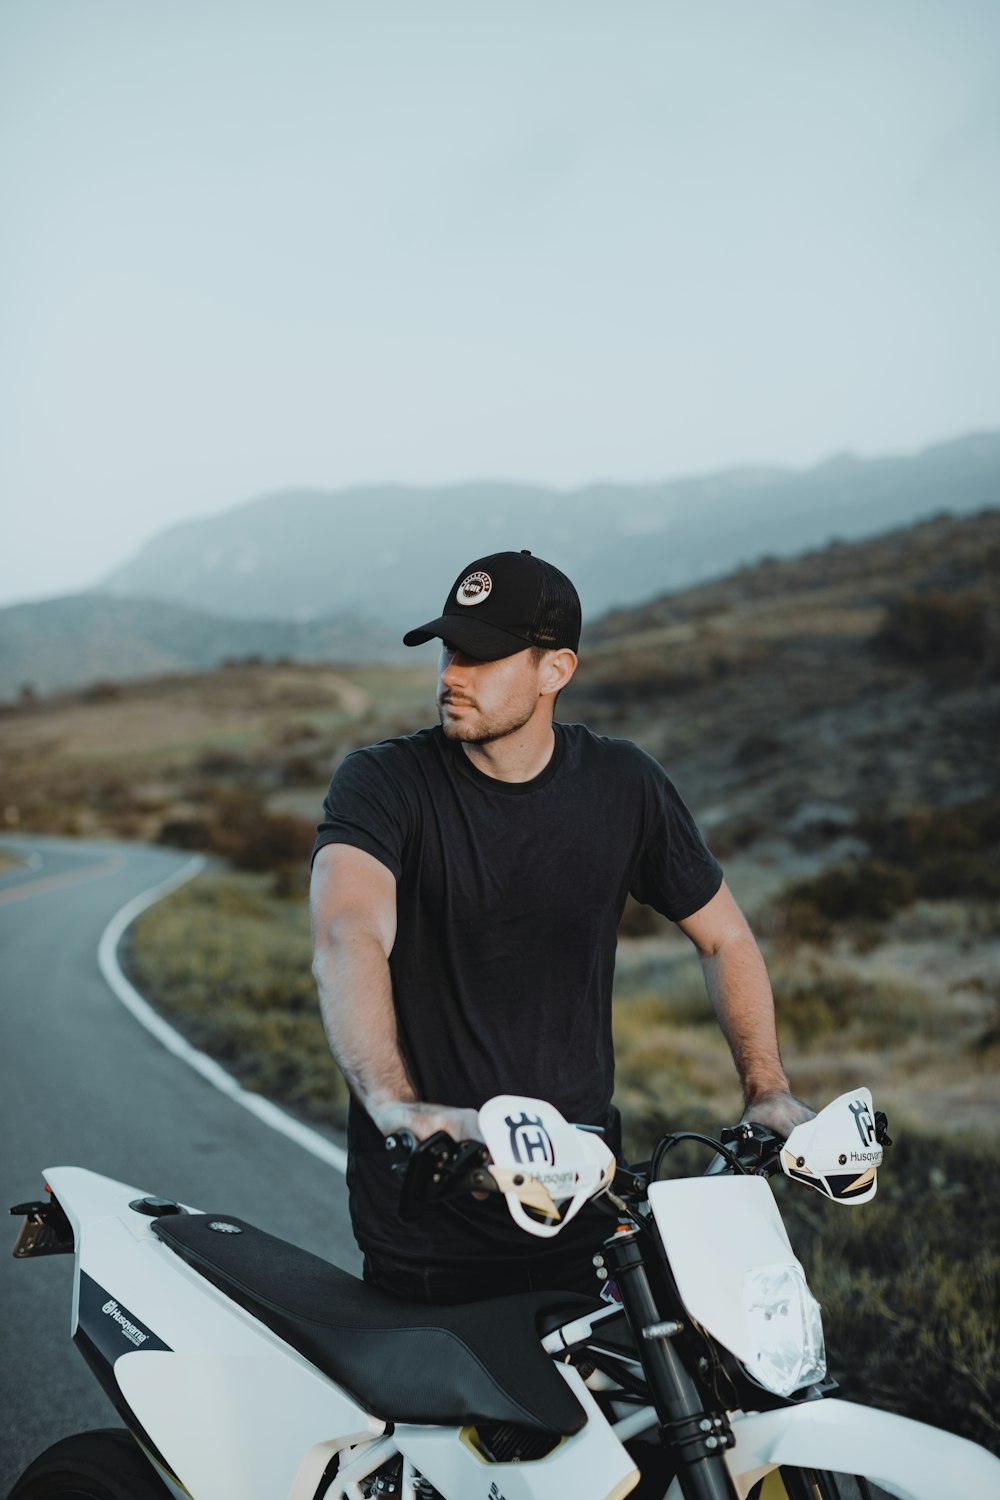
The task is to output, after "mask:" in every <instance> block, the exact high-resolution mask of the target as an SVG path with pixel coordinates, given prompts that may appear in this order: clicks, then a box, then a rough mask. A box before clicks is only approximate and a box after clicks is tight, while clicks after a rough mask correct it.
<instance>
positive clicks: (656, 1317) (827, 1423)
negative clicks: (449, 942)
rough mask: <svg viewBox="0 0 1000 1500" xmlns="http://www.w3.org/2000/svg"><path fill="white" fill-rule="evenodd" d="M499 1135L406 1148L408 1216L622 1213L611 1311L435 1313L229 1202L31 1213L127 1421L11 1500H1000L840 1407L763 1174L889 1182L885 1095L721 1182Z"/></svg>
mask: <svg viewBox="0 0 1000 1500" xmlns="http://www.w3.org/2000/svg"><path fill="white" fill-rule="evenodd" d="M479 1118H480V1125H481V1128H482V1133H483V1139H484V1140H485V1142H486V1145H485V1147H484V1146H482V1145H481V1144H480V1143H478V1142H464V1143H460V1144H456V1143H455V1142H454V1141H452V1140H451V1139H450V1138H449V1137H447V1136H443V1135H442V1136H437V1137H435V1138H433V1139H432V1140H431V1141H428V1142H424V1143H422V1144H421V1145H420V1146H419V1147H416V1149H414V1147H415V1146H416V1143H415V1142H413V1141H405V1140H398V1139H391V1140H390V1142H389V1143H388V1145H389V1146H390V1148H391V1149H393V1150H394V1152H395V1153H396V1155H397V1156H398V1157H400V1158H402V1159H403V1160H404V1162H405V1165H403V1166H402V1167H401V1171H402V1174H403V1176H404V1182H403V1189H402V1198H401V1213H402V1214H403V1215H404V1216H405V1215H407V1214H409V1215H415V1214H416V1213H418V1212H420V1211H421V1209H422V1207H423V1206H424V1205H425V1204H426V1203H428V1202H431V1201H434V1200H435V1199H439V1198H445V1197H448V1196H450V1195H455V1194H457V1193H459V1192H469V1191H478V1192H500V1193H502V1194H503V1195H504V1197H505V1199H506V1202H507V1204H508V1206H509V1209H510V1212H511V1214H512V1215H513V1217H514V1219H515V1221H516V1222H517V1223H518V1224H519V1225H520V1226H521V1228H522V1229H523V1230H524V1231H525V1232H526V1233H527V1234H532V1235H536V1236H542V1237H551V1236H554V1235H556V1234H558V1233H559V1231H560V1230H561V1229H562V1227H563V1226H564V1225H565V1224H567V1223H569V1222H570V1221H571V1220H572V1219H573V1218H574V1217H575V1216H576V1214H577V1213H578V1212H579V1210H580V1209H581V1207H582V1206H583V1205H584V1203H587V1202H591V1201H593V1202H595V1203H597V1204H601V1205H604V1206H605V1208H606V1209H607V1212H608V1216H609V1217H608V1234H607V1237H606V1239H605V1243H604V1247H603V1250H601V1252H600V1254H599V1255H598V1256H597V1257H596V1263H597V1265H598V1271H599V1275H602V1276H603V1277H604V1278H605V1280H606V1287H607V1289H608V1293H609V1295H608V1299H607V1300H605V1299H604V1298H597V1297H595V1298H589V1297H586V1296H581V1295H578V1294H575V1293H568V1294H558V1293H534V1292H533V1293H529V1294H525V1295H518V1296H513V1297H502V1298H497V1299H495V1300H492V1301H488V1302H477V1303H471V1304H467V1305H462V1306H456V1307H428V1306H424V1305H420V1306H416V1305H411V1304H410V1303H407V1302H403V1301H400V1300H399V1299H397V1298H394V1297H390V1296H388V1295H386V1294H385V1293H383V1292H380V1291H378V1290H376V1289H375V1288H373V1287H370V1286H367V1285H365V1284H364V1283H363V1282H360V1281H358V1280H357V1279H356V1278H354V1277H353V1276H350V1275H348V1274H347V1273H346V1272H344V1271H342V1270H339V1269H338V1268H337V1267H336V1266H333V1265H331V1264H329V1263H328V1262H326V1261H324V1260H321V1259H319V1258H318V1257H316V1256H313V1255H310V1254H307V1253H306V1252H305V1251H302V1250H299V1249H296V1247H295V1246H293V1245H290V1244H287V1243H286V1242H284V1241H283V1240H279V1239H276V1238H274V1237H273V1236H271V1235H267V1234H264V1233H262V1232H261V1231H259V1230H257V1229H254V1228H253V1227H252V1226H251V1225H250V1224H247V1223H244V1222H242V1221H240V1220H238V1219H234V1218H231V1217H229V1216H228V1215H226V1214H225V1213H216V1212H212V1213H203V1212H199V1211H198V1210H195V1209H192V1208H189V1207H185V1206H183V1205H181V1204H179V1203H174V1202H170V1201H166V1200H164V1199H161V1198H156V1197H152V1196H149V1195H147V1194H145V1193H144V1192H142V1191H141V1190H139V1189H137V1188H133V1187H127V1186H125V1185H123V1184H122V1183H118V1182H112V1181H110V1180H109V1179H108V1178H105V1177H101V1176H98V1175H97V1174H95V1173H93V1172H89V1171H84V1170H82V1169H80V1168H77V1167H59V1168H56V1169H53V1170H51V1171H49V1172H47V1173H46V1182H47V1191H48V1195H49V1196H47V1197H46V1198H45V1199H44V1200H42V1201H40V1202H37V1203H28V1204H20V1205H18V1206H17V1207H16V1208H15V1209H12V1212H13V1213H18V1214H22V1215H23V1216H24V1222H23V1225H22V1227H21V1232H20V1235H19V1238H18V1241H17V1246H16V1248H15V1251H14V1253H15V1255H17V1256H23V1257H30V1256H34V1255H49V1254H57V1253H72V1254H74V1255H75V1257H76V1277H75V1282H74V1297H73V1312H72V1333H73V1338H74V1341H75V1343H76V1345H77V1347H78V1348H79V1350H80V1352H81V1353H82V1354H83V1356H84V1358H85V1359H86V1361H87V1363H88V1365H89V1366H90V1368H91V1370H92V1371H93V1373H94V1375H95V1376H96V1378H97V1379H98V1381H99V1382H100V1384H101V1385H102V1387H103V1388H104V1390H105V1392H106V1393H107V1394H108V1396H109V1397H110V1398H111V1400H112V1402H113V1403H114V1405H115V1407H116V1408H117V1409H118V1411H119V1413H120V1415H121V1417H122V1419H123V1420H124V1422H125V1424H126V1427H125V1428H124V1429H118V1430H112V1431H101V1432H90V1433H81V1434H79V1435H77V1436H75V1437H69V1438H65V1439H63V1440H62V1441H61V1442H58V1443H56V1444H55V1445H54V1446H53V1447H52V1448H50V1449H48V1450H47V1451H46V1452H45V1453H43V1454H42V1455H41V1456H40V1457H39V1458H37V1459H35V1461H34V1462H33V1463H32V1464H30V1465H29V1467H28V1468H27V1470H26V1471H25V1472H24V1474H23V1475H22V1476H21V1478H20V1479H19V1480H18V1481H17V1483H16V1484H15V1485H14V1488H13V1490H12V1491H11V1494H10V1500H57V1497H62V1500H166V1497H167V1496H170V1495H172V1496H175V1497H194V1500H321V1497H322V1500H372V1497H375V1496H384V1497H388V1496H391V1497H393V1500H543V1497H544V1500H622V1497H624V1496H626V1495H629V1494H633V1492H634V1493H635V1494H636V1496H640V1495H641V1496H642V1497H644V1500H645V1497H646V1496H659V1497H664V1496H665V1497H666V1500H681V1497H684V1500H865V1497H869V1500H870V1497H877V1500H881V1497H882V1496H883V1495H884V1494H889V1495H893V1496H897V1497H901V1500H997V1497H998V1496H1000V1461H998V1460H997V1459H996V1458H994V1457H993V1456H992V1455H991V1454H990V1453H988V1452H987V1451H986V1450H985V1449H982V1448H979V1447H977V1446H976V1445H975V1444H973V1443H970V1442H967V1441H965V1440H964V1439H962V1438H958V1437H954V1436H952V1435H951V1434H949V1433H946V1432H943V1431H938V1430H936V1429H932V1428H928V1427H925V1426H923V1425H921V1424H920V1423H917V1422H913V1421H909V1420H907V1419H906V1418H903V1417H898V1416H892V1415H890V1414H888V1413H886V1412H882V1411H876V1410H873V1409H870V1408H868V1407H864V1406H859V1405H854V1404H850V1403H848V1402H845V1401H841V1400H838V1399H837V1398H836V1397H834V1396H832V1395H831V1394H830V1392H831V1389H832V1388H833V1385H832V1382H829V1381H827V1380H826V1367H825V1359H824V1348H823V1332H822V1324H821V1319H820V1312H819V1307H818V1305H817V1303H816V1301H815V1299H814V1298H813V1296H812V1295H811V1293H810V1291H809V1288H808V1286H807V1284H806V1279H805V1276H804V1274H803V1271H802V1267H801V1265H800V1264H799V1262H798V1261H797V1260H796V1258H795V1256H794V1254H793V1252H792V1248H791V1245H790V1244H789V1241H788V1238H787V1235H786V1233H785V1230H784V1227H783V1224H782V1221H781V1218H780V1215H779V1213H778V1209H777V1207H776V1204H775V1201H774V1196H773V1194H772V1192H771V1190H770V1187H769V1186H768V1183H767V1181H766V1178H767V1176H768V1174H770V1173H772V1172H774V1171H778V1170H779V1169H781V1170H783V1171H784V1172H785V1173H787V1174H788V1176H789V1177H791V1178H794V1179H795V1180H796V1181H799V1182H803V1183H807V1184H808V1185H809V1186H811V1187H813V1188H816V1189H818V1190H819V1191H820V1192H822V1193H824V1194H825V1195H826V1196H827V1197H829V1198H831V1199H833V1200H834V1201H835V1202H837V1203H841V1204H849V1203H863V1202H866V1201H867V1200H868V1199H870V1198H871V1197H872V1196H873V1195H874V1193H875V1187H876V1170H877V1168H878V1166H879V1165H880V1163H881V1160H882V1147H883V1144H884V1143H887V1141H888V1137H887V1136H886V1134H885V1119H884V1116H882V1115H880V1114H875V1113H874V1112H873V1108H872V1099H871V1095H870V1094H869V1092H868V1091H867V1089H863V1088H862V1089H858V1090H856V1091H855V1092H853V1093H849V1094H844V1095H843V1096H842V1097H841V1098H839V1099H837V1100H835V1101H834V1102H833V1103H832V1104H830V1105H828V1106H827V1108H826V1109H824V1110H823V1111H822V1112H821V1113H820V1114H819V1115H818V1116H817V1117H816V1118H815V1119H814V1120H811V1121H809V1122H808V1123H807V1124H804V1125H800V1126H798V1127H797V1128H796V1129H795V1130H794V1131H793V1132H792V1134H791V1135H790V1136H789V1138H788V1140H787V1141H784V1142H783V1141H781V1140H779V1139H778V1138H777V1137H776V1136H774V1135H772V1134H770V1133H769V1132H768V1131H766V1130H764V1129H762V1128H761V1127H759V1126H751V1127H747V1126H737V1127H733V1128H732V1129H730V1130H727V1131H724V1132H723V1134H722V1139H721V1140H718V1141H715V1140H710V1139H709V1138H707V1137H698V1139H705V1140H707V1141H708V1144H709V1145H710V1146H711V1147H712V1149H713V1151H714V1152H715V1153H716V1161H717V1165H718V1167H719V1170H717V1171H710V1172H709V1173H706V1174H705V1175H703V1176H699V1177H683V1178H676V1179H671V1180H660V1168H661V1167H662V1164H663V1158H664V1155H665V1153H666V1152H667V1151H668V1150H670V1148H671V1147H672V1146H673V1145H674V1144H675V1143H676V1142H677V1141H678V1140H680V1139H683V1138H687V1136H688V1134H689V1133H684V1132H682V1133H679V1134H678V1135H672V1136H667V1137H665V1138H664V1139H663V1140H662V1141H661V1142H660V1143H659V1145H658V1146H657V1149H656V1151H655V1152H654V1154H653V1158H652V1161H651V1162H650V1164H649V1165H648V1167H645V1168H639V1169H634V1170H625V1169H623V1168H621V1169H618V1170H616V1164H615V1161H614V1159H613V1157H612V1155H611V1153H610V1152H609V1150H608V1148H607V1146H606V1145H605V1144H604V1142H603V1140H602V1139H601V1138H600V1136H599V1135H598V1134H595V1133H593V1132H591V1131H588V1130H585V1129H578V1128H575V1127H573V1126H571V1125H569V1124H567V1122H566V1121H565V1120H564V1119H563V1118H562V1116H561V1115H560V1114H559V1112H558V1111H557V1110H555V1109H554V1108H553V1107H552V1106H551V1105H549V1104H546V1103H544V1102H542V1101H539V1100H535V1099H523V1098H515V1097H512V1096H504V1097H500V1098H497V1099H493V1100H491V1101H490V1102H489V1103H488V1104H487V1105H485V1106H484V1108H483V1109H482V1111H481V1112H480V1117H479Z"/></svg>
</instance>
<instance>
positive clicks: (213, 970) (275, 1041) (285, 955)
mask: <svg viewBox="0 0 1000 1500" xmlns="http://www.w3.org/2000/svg"><path fill="white" fill-rule="evenodd" d="M310 959H311V947H310V938H309V916H308V911H307V909H306V907H305V904H304V902H303V901H302V900H301V899H296V900H281V899H278V898H276V897H275V896H274V895H273V894H272V882H271V880H270V879H269V877H266V876H250V875H244V876H239V877H233V876H221V875H205V876H202V877H200V878H199V879H197V880H194V881H191V882H190V883H189V884H188V885H186V886H184V887H183V888H182V889H181V890H179V891H177V892H175V893H174V894H173V895H172V896H171V897H169V898H168V899H167V900H166V901H162V902H160V903H159V904H158V905H157V906H155V907H153V908H151V909H150V910H149V911H148V912H145V913H143V915H142V916H141V917H139V919H138V920H137V922H136V923H135V925H134V926H133V928H132V929H131V934H130V943H129V949H128V955H127V963H128V969H129V973H130V975H131V977H132V979H133V981H134V982H135V983H136V984H137V985H138V987H139V989H140V990H142V991H143V992H144V993H145V994H147V995H149V996H150V998H151V999H152V1000H153V1001H154V1003H155V1004H156V1005H157V1007H158V1008H159V1009H160V1010H161V1011H162V1012H163V1013H164V1014H165V1015H167V1016H168V1017H169V1018H170V1019H171V1020H172V1021H173V1022H174V1023H175V1024H176V1025H177V1026H178V1028H179V1029H180V1030H181V1031H182V1032H183V1033H184V1035H185V1036H186V1037H187V1038H188V1039H189V1040H190V1041H191V1042H192V1043H193V1044H194V1045H195V1046H196V1047H199V1048H201V1049H202V1050H203V1051H205V1052H207V1053H209V1054H210V1055H211V1056H212V1057H215V1058H218V1060H219V1061H220V1062H222V1063H223V1064H224V1066H225V1067H227V1068H228V1069H229V1071H230V1072H231V1073H233V1074H234V1075H235V1076H236V1077H237V1078H238V1079H239V1081H240V1082H241V1083H242V1084H243V1086H244V1087H245V1088H248V1089H253V1090H255V1091H256V1092H258V1093H262V1094H266V1095H267V1096H268V1097H269V1098H272V1099H275V1100H276V1101H278V1102H280V1103H283V1104H286V1105H288V1106H290V1107H291V1108H292V1109H293V1110H295V1111H296V1112H298V1113H301V1114H302V1115H304V1116H306V1117H307V1118H309V1119H311V1120H314V1121H316V1122H318V1123H324V1124H329V1125H334V1126H337V1127H340V1128H342V1127H343V1126H344V1124H345V1123H346V1118H347V1089H346V1086H345V1084H344V1081H343V1078H342V1077H341V1074H340V1070H339V1069H338V1067H337V1065H336V1063H335V1062H334V1061H333V1058H332V1057H331V1055H330V1049H329V1047H328V1046H327V1042H326V1037H325V1035H324V1032H323V1026H322V1023H321V1021H320V1018H319V1008H318V1003H317V1000H316V990H315V986H314V984H313V980H312V975H311V973H310Z"/></svg>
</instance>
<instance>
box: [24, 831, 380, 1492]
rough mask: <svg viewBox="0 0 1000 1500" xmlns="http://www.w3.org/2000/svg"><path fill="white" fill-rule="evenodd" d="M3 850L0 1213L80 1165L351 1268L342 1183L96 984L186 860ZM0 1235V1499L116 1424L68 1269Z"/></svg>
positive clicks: (75, 845) (104, 849) (96, 850)
mask: <svg viewBox="0 0 1000 1500" xmlns="http://www.w3.org/2000/svg"><path fill="white" fill-rule="evenodd" d="M0 848H3V849H4V850H6V851H7V852H8V853H15V854H17V855H19V856H20V858H21V859H22V861H23V862H22V863H21V864H19V865H16V866H8V865H3V866H0V1142H2V1152H0V1214H2V1211H3V1209H4V1208H5V1207H6V1206H7V1205H9V1204H12V1203H17V1202H20V1201H22V1200H24V1199H28V1198H35V1197H38V1196H40V1195H41V1190H42V1173H43V1171H44V1169H45V1168H46V1167H54V1166H59V1165H67V1164H70V1165H74V1166H83V1167H89V1168H91V1169H92V1170H94V1171H98V1172H103V1173H106V1174H107V1175H108V1176H110V1177H115V1178H119V1179H121V1180H122V1181H124V1182H128V1183H130V1184H132V1185H134V1186H136V1187H138V1188H141V1189H143V1190H144V1191H147V1192H155V1193H158V1194H161V1195H163V1196H165V1197H170V1198H178V1199H181V1200H183V1201H185V1202H187V1203H192V1204H195V1205H196V1206H198V1207H200V1208H205V1209H209V1210H217V1211H223V1212H226V1213H228V1214H231V1215H232V1216H234V1217H240V1218H244V1219H248V1220H249V1221H251V1222H252V1223H255V1224H258V1225H259V1226H260V1227H261V1228H262V1229H266V1230H268V1231H269V1232H270V1233H272V1234H278V1235H281V1236H282V1237H283V1238H285V1239H289V1240H293V1241H294V1242H295V1243H296V1244H299V1245H302V1246H304V1247H305V1248H306V1249H308V1250H312V1251H314V1252H315V1253H316V1254H319V1255H324V1256H326V1257H327V1258H328V1259H330V1260H334V1261H336V1262H337V1263H338V1264H340V1265H343V1266H346V1267H348V1268H349V1269H350V1270H353V1271H356V1270H357V1269H358V1266H359V1257H358V1252H357V1249H356V1247H355V1245H354V1241H353V1239H352V1237H351V1233H350V1229H349V1226H348V1222H347V1205H346V1190H345V1186H344V1180H343V1178H342V1176H341V1175H340V1174H339V1173H338V1172H336V1171H334V1170H333V1169H332V1168H330V1167H326V1166H324V1165H323V1164H322V1163H320V1162H318V1161H317V1160H316V1159H315V1157H313V1156H311V1155H309V1154H307V1153H306V1152H305V1151H303V1150H302V1149H301V1147H300V1146H298V1145H296V1144H295V1143H294V1142H293V1141H291V1140H289V1139H288V1138H286V1137H285V1136H283V1135H280V1134H278V1133H276V1132H275V1131H274V1130H271V1129H269V1128H268V1126H267V1125H266V1124H265V1123H263V1122H262V1121H261V1120H259V1119H257V1118H255V1117H254V1116H253V1115H251V1114H249V1113H247V1111H246V1110H244V1109H241V1108H240V1107H239V1106H238V1105H237V1104H235V1103H234V1102H233V1101H232V1100H231V1099H229V1098H227V1097H226V1096H225V1095H224V1094H222V1093H219V1092H218V1091H217V1090H216V1089H214V1088H212V1087H211V1086H210V1085H209V1084H208V1083H207V1082H206V1081H205V1080H204V1079H203V1078H201V1077H199V1075H198V1074H197V1073H195V1072H193V1071H192V1070H191V1069H190V1068H189V1067H187V1066H185V1064H184V1063H183V1062H182V1061H180V1060H179V1059H178V1058H177V1057H175V1056H173V1055H172V1054H171V1053H170V1052H168V1051H167V1050H166V1049H165V1048H164V1047H163V1046H161V1045H160V1043H159V1042H158V1041H157V1040H156V1039H155V1038H154V1037H153V1036H151V1035H150V1034H149V1033H148V1032H147V1031H146V1030H144V1029H143V1028H142V1027H141V1026H140V1025H139V1024H138V1022H137V1021H136V1020H135V1019H134V1017H133V1016H132V1015H130V1014H129V1012H128V1011H127V1010H126V1009H125V1008H124V1007H123V1006H122V1005H121V1003H120V1002H119V1000H118V999H117V998H116V997H115V996H114V995H113V994H112V992H111V990H110V989H109V987H108V985H107V983H106V981H105V980H104V978H102V975H101V972H100V969H99V967H98V960H97V948H98V943H99V941H100V938H101V934H102V933H103V931H104V929H105V928H106V926H107V924H108V922H109V921H110V920H111V918H112V917H113V916H114V915H115V913H116V912H118V911H119V910H120V909H121V907H123V906H124V905H125V903H126V902H128V901H130V900H132V899H133V898H134V897H136V896H138V895H139V894H140V893H141V892H143V891H146V890H148V889H149V888H150V887H152V886H155V885H158V884H159V883H160V882H161V881H163V880H165V879H167V878H168V877H169V876H171V875H172V874H174V873H175V872H176V871H177V870H178V869H179V868H180V867H181V866H182V865H183V864H184V863H185V861H186V858H187V856H185V855H179V854H175V853H172V852H170V851H168V850H164V849H154V848H149V847H146V846H144V845H137V844H116V843H82V842H76V841H71V840H60V839H47V838H41V837H37V838H27V837H23V838H21V837H19V838H9V839H3V840H0ZM3 1222H4V1220H3V1219H2V1218H0V1224H2V1223H3ZM6 1222H7V1224H8V1235H9V1238H8V1243H7V1247H6V1248H5V1247H4V1245H3V1243H2V1241H0V1327H2V1329H3V1335H4V1336H3V1341H2V1347H0V1411H2V1412H3V1418H4V1419H3V1426H2V1429H0V1495H5V1494H6V1493H7V1490H8V1488H9V1486H10V1484H11V1483H12V1481H13V1480H14V1478H16V1476H17V1474H18V1473H20V1471H21V1469H22V1468H23V1467H24V1465H25V1463H27V1461H28V1460H29V1459H30V1458H32V1457H34V1455H35V1454H36V1453H37V1452H39V1451H40V1449H42V1448H44V1447H46V1446H47V1445H48V1444H49V1443H52V1442H54V1441H55V1440H56V1439H57V1438H60V1437H64V1436H66V1435H67V1434H69V1433H72V1432H78V1431H81V1430H83V1429H85V1428H88V1427H101V1426H117V1425H119V1419H118V1417H117V1414H116V1413H115V1412H114V1410H113V1409H112V1407H111V1406H110V1404H109V1403H108V1401H107V1399H106V1398H105V1397H104V1396H103V1395H102V1393H101V1391H100V1390H99V1388H98V1386H97V1384H96V1383H95V1381H94V1380H93V1378H92V1377H91V1376H90V1375H89V1373H88V1372H87V1370H86V1367H85V1366H84V1363H83V1361H82V1360H81V1358H80V1356H79V1355H78V1354H77V1352H76V1350H75V1349H74V1348H73V1347H72V1345H71V1343H70V1341H69V1337H68V1334H69V1318H70V1296H71V1290H70V1289H71V1275H70V1272H71V1264H72V1263H71V1261H70V1259H69V1257H68V1256H67V1257H61V1256H56V1257H53V1258H52V1259H45V1260H39V1261H33V1262H32V1261H15V1260H13V1258H12V1257H11V1255H10V1249H11V1248H12V1247H13V1243H14V1236H15V1233H16V1224H15V1221H14V1220H13V1219H9V1220H6Z"/></svg>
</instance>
